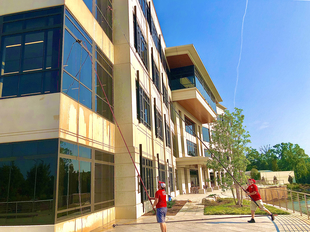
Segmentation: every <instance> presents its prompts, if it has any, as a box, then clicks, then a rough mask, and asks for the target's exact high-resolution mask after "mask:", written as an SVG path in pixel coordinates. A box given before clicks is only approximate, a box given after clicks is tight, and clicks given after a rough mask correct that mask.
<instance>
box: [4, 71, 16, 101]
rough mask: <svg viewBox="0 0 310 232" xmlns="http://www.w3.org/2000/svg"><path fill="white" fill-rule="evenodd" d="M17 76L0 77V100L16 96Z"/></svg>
mask: <svg viewBox="0 0 310 232" xmlns="http://www.w3.org/2000/svg"><path fill="white" fill-rule="evenodd" d="M18 80H19V78H18V76H8V77H0V98H4V97H16V96H17V95H18Z"/></svg>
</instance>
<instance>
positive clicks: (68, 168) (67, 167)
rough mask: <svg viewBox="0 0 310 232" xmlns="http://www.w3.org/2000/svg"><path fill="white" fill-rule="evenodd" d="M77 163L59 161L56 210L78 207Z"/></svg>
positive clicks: (67, 160)
mask: <svg viewBox="0 0 310 232" xmlns="http://www.w3.org/2000/svg"><path fill="white" fill-rule="evenodd" d="M78 177H79V162H78V161H77V160H72V159H65V158H60V159H59V187H58V189H59V190H58V192H59V196H58V210H61V209H69V208H72V207H78V206H79V205H80V204H79V191H78V190H79V183H78Z"/></svg>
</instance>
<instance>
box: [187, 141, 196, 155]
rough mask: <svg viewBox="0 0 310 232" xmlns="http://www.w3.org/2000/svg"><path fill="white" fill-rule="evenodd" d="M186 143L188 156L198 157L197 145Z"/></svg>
mask: <svg viewBox="0 0 310 232" xmlns="http://www.w3.org/2000/svg"><path fill="white" fill-rule="evenodd" d="M186 143H187V155H189V156H198V153H197V144H195V143H193V142H191V141H189V140H186Z"/></svg>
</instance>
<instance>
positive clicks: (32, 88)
mask: <svg viewBox="0 0 310 232" xmlns="http://www.w3.org/2000/svg"><path fill="white" fill-rule="evenodd" d="M42 75H43V73H41V72H39V73H31V74H27V75H21V76H20V81H19V94H21V95H28V94H38V93H41V91H42Z"/></svg>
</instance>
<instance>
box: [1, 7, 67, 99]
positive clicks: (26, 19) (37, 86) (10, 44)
mask: <svg viewBox="0 0 310 232" xmlns="http://www.w3.org/2000/svg"><path fill="white" fill-rule="evenodd" d="M62 18H63V7H57V8H49V9H46V10H40V11H31V12H27V13H20V14H14V15H9V16H3V17H0V24H1V25H0V29H1V28H2V31H1V33H0V41H1V50H0V64H1V65H0V67H1V72H0V98H10V97H22V96H29V95H36V94H47V93H55V92H59V91H60V64H61V58H62V55H61V49H62V42H61V38H62V29H61V28H62V24H63V22H62V21H63V20H62Z"/></svg>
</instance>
